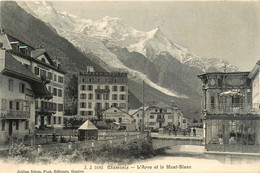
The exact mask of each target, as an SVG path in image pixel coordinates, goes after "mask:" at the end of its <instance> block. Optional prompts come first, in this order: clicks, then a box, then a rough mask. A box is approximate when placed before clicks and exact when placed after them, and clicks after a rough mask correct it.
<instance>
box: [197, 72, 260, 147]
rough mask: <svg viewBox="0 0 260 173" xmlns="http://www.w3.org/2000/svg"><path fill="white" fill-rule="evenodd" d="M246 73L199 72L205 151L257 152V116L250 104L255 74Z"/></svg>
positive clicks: (259, 122) (258, 123)
mask: <svg viewBox="0 0 260 173" xmlns="http://www.w3.org/2000/svg"><path fill="white" fill-rule="evenodd" d="M249 74H250V72H229V73H222V72H215V73H204V74H201V75H198V78H199V79H201V81H202V82H203V87H202V90H203V94H204V96H203V109H202V110H203V115H204V140H205V147H206V149H207V150H208V151H222V152H259V143H260V138H259V137H258V135H259V134H260V128H259V127H260V121H259V119H260V117H259V114H258V112H257V111H256V109H254V108H253V105H252V93H255V92H256V91H252V83H253V85H254V83H255V82H254V80H252V76H255V75H252V74H251V75H249ZM249 76H251V79H250V78H249ZM255 80H257V79H255ZM257 85H258V84H257ZM253 100H254V99H253Z"/></svg>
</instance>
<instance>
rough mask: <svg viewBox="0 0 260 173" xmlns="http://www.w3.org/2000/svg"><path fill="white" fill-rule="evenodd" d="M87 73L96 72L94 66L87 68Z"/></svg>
mask: <svg viewBox="0 0 260 173" xmlns="http://www.w3.org/2000/svg"><path fill="white" fill-rule="evenodd" d="M87 72H88V73H89V72H95V70H94V67H93V66H87Z"/></svg>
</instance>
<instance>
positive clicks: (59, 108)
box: [0, 33, 65, 128]
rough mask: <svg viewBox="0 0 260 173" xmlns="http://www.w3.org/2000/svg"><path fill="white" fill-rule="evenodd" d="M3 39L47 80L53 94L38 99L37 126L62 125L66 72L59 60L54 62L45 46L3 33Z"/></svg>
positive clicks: (9, 47)
mask: <svg viewBox="0 0 260 173" xmlns="http://www.w3.org/2000/svg"><path fill="white" fill-rule="evenodd" d="M0 40H1V42H3V46H4V47H5V49H6V51H8V53H10V54H11V55H12V56H13V57H14V58H15V59H16V60H17V61H19V62H20V63H22V65H23V66H24V67H25V68H26V69H27V70H29V71H30V72H31V73H33V74H34V76H35V77H37V78H38V79H39V80H41V81H43V82H44V84H45V85H46V87H47V89H48V91H49V92H50V93H51V95H50V96H49V97H43V98H41V97H40V98H38V99H36V100H35V112H36V114H35V127H36V128H45V127H54V128H62V127H63V115H64V77H65V72H64V71H62V70H61V68H60V64H59V62H58V61H57V60H56V61H53V60H52V59H51V58H50V56H49V55H48V53H47V52H46V50H45V49H43V48H39V49H35V48H33V47H32V46H30V45H28V44H26V43H24V42H22V41H20V40H18V39H16V38H14V37H12V36H10V35H8V34H5V33H1V36H0Z"/></svg>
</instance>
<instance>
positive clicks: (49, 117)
mask: <svg viewBox="0 0 260 173" xmlns="http://www.w3.org/2000/svg"><path fill="white" fill-rule="evenodd" d="M47 121H48V124H49V125H51V116H48V117H47Z"/></svg>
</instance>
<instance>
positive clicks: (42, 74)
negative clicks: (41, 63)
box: [40, 69, 46, 78]
mask: <svg viewBox="0 0 260 173" xmlns="http://www.w3.org/2000/svg"><path fill="white" fill-rule="evenodd" d="M40 76H41V77H43V78H46V71H45V70H42V69H41V70H40Z"/></svg>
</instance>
